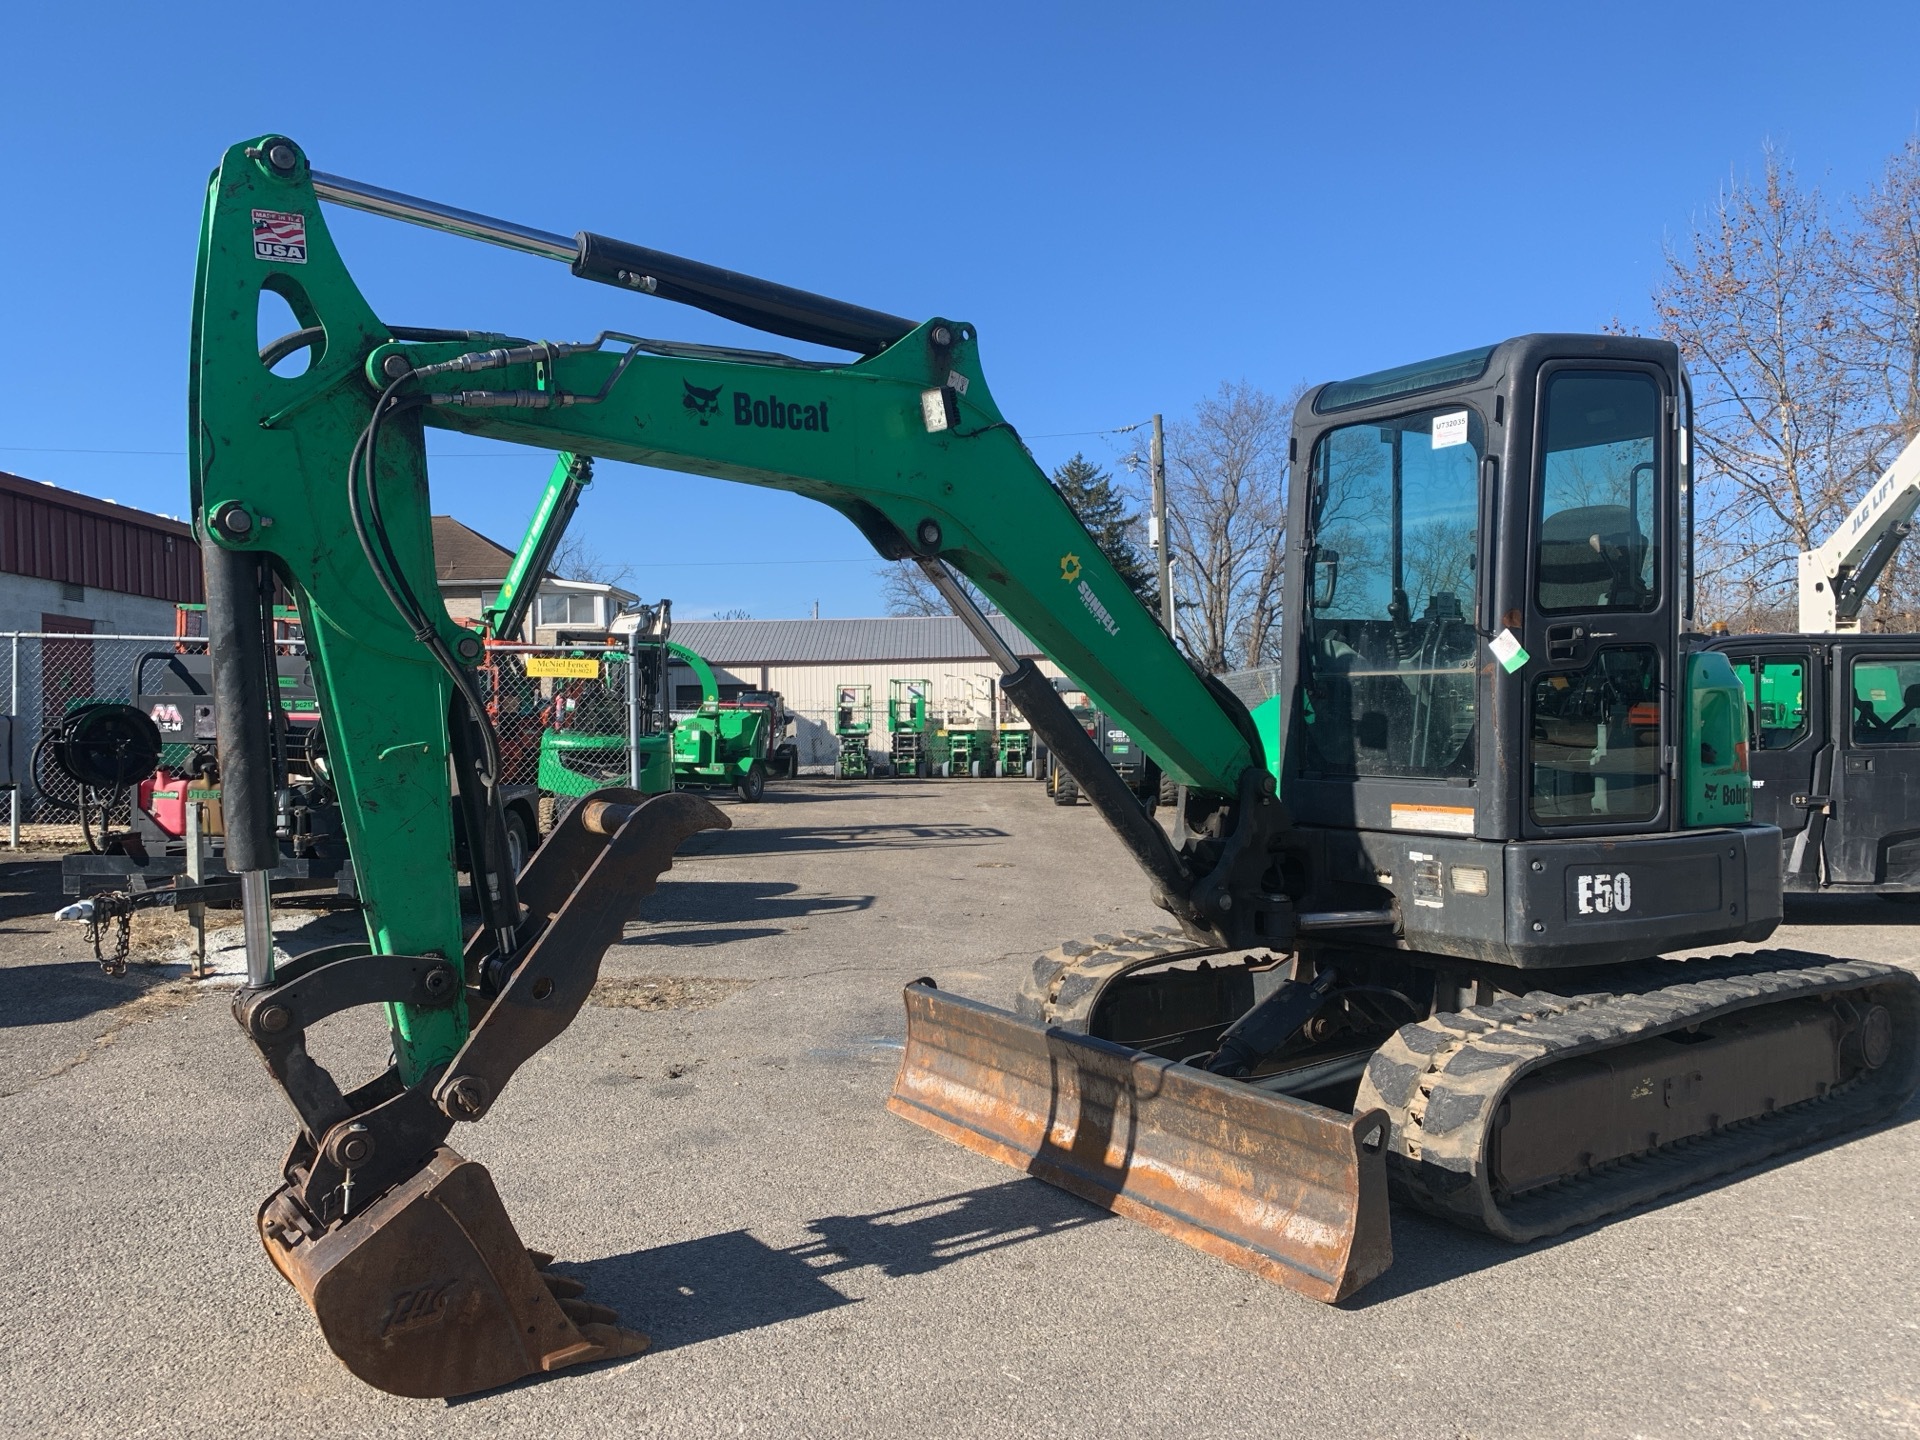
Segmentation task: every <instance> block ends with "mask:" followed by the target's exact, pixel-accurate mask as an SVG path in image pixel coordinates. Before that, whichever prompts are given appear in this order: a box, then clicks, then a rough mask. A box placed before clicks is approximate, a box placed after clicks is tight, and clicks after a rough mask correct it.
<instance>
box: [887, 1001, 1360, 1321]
mask: <svg viewBox="0 0 1920 1440" xmlns="http://www.w3.org/2000/svg"><path fill="white" fill-rule="evenodd" d="M906 1002H907V1048H906V1054H905V1055H904V1056H903V1057H902V1058H901V1062H900V1073H899V1075H898V1077H897V1078H896V1079H895V1081H894V1087H893V1095H892V1097H891V1098H890V1099H889V1100H888V1101H887V1108H888V1109H889V1110H891V1111H893V1113H894V1114H896V1115H899V1116H901V1117H902V1118H904V1119H907V1120H911V1121H913V1123H914V1124H916V1125H922V1126H925V1127H926V1128H927V1129H929V1130H931V1131H933V1133H934V1134H936V1135H940V1136H943V1137H945V1138H946V1139H948V1140H951V1141H953V1142H954V1143H955V1144H958V1145H964V1146H966V1147H967V1148H968V1149H969V1150H974V1151H978V1152H979V1153H980V1154H982V1155H985V1156H988V1157H989V1158H991V1159H994V1160H998V1161H1000V1162H1001V1163H1003V1164H1006V1165H1011V1166H1013V1167H1014V1168H1015V1169H1019V1170H1024V1171H1025V1172H1026V1173H1027V1174H1029V1175H1032V1176H1035V1177H1036V1178H1038V1179H1041V1180H1045V1181H1047V1182H1048V1183H1049V1184H1052V1185H1058V1186H1059V1187H1060V1188H1061V1189H1063V1190H1068V1191H1071V1192H1072V1193H1073V1194H1075V1195H1078V1196H1080V1197H1081V1198H1083V1199H1086V1200H1090V1201H1092V1202H1093V1203H1094V1204H1096V1205H1099V1206H1101V1207H1103V1208H1105V1209H1108V1210H1111V1211H1113V1212H1114V1213H1116V1214H1119V1215H1125V1216H1127V1217H1128V1218H1129V1219H1133V1220H1138V1221H1140V1222H1141V1223H1142V1224H1145V1225H1151V1226H1152V1227H1153V1228H1154V1229H1156V1230H1162V1231H1165V1232H1166V1233H1167V1234H1169V1235H1172V1236H1173V1237H1174V1238H1176V1239H1178V1240H1183V1241H1185V1242H1186V1243H1187V1244H1189V1245H1192V1246H1194V1247H1195V1248H1196V1249H1200V1250H1204V1251H1206V1252H1207V1253H1208V1254H1209V1255H1217V1256H1219V1257H1220V1258H1221V1259H1223V1260H1226V1261H1229V1262H1231V1263H1232V1264H1235V1265H1239V1266H1241V1267H1242V1268H1244V1269H1247V1270H1251V1271H1253V1272H1254V1273H1255V1274H1258V1275H1261V1276H1264V1277H1265V1278H1266V1279H1268V1280H1272V1281H1274V1282H1275V1283H1276V1284H1280V1285H1284V1286H1286V1287H1287V1288H1288V1289H1290V1290H1297V1291H1299V1292H1300V1293H1301V1294H1303V1295H1306V1296H1309V1297H1311V1298H1313V1299H1315V1300H1320V1301H1325V1302H1332V1301H1336V1300H1343V1299H1345V1298H1346V1297H1347V1296H1349V1295H1351V1294H1353V1293H1354V1291H1356V1290H1358V1289H1359V1288H1360V1287H1361V1286H1362V1285H1365V1284H1366V1283H1367V1282H1368V1281H1369V1280H1372V1279H1373V1278H1374V1277H1375V1276H1377V1275H1379V1274H1380V1273H1381V1272H1382V1271H1384V1270H1385V1269H1386V1268H1387V1266H1388V1265H1389V1264H1391V1263H1392V1261H1393V1241H1392V1235H1391V1232H1390V1230H1389V1225H1388V1218H1387V1175H1386V1139H1387V1118H1386V1113H1385V1112H1384V1111H1381V1110H1370V1111H1367V1112H1365V1113H1364V1114H1359V1115H1348V1114H1343V1113H1341V1112H1340V1111H1337V1110H1328V1109H1326V1108H1324V1107H1322V1106H1319V1105H1310V1104H1308V1103H1307V1102H1305V1101H1302V1100H1294V1099H1291V1098H1289V1097H1287V1096H1284V1095H1273V1094H1269V1093H1267V1092H1265V1091H1261V1090H1256V1089H1253V1088H1252V1087H1250V1086H1247V1085H1242V1084H1238V1083H1235V1082H1233V1081H1230V1080H1222V1079H1219V1078H1217V1077H1215V1076H1212V1075H1208V1074H1206V1073H1204V1072H1203V1071H1199V1070H1195V1069H1192V1068H1191V1067H1189V1066H1185V1065H1181V1064H1178V1063H1176V1062H1174V1061H1171V1060H1163V1059H1161V1058H1159V1057H1158V1056H1154V1055H1148V1054H1146V1053H1145V1052H1143V1051H1139V1050H1130V1049H1128V1048H1126V1047H1125V1046H1123V1045H1115V1044H1113V1043H1111V1042H1109V1041H1105V1040H1095V1039H1090V1038H1088V1037H1086V1036H1084V1035H1072V1034H1069V1033H1067V1032H1066V1031H1064V1030H1056V1029H1049V1028H1046V1027H1043V1026H1040V1025H1036V1024H1033V1023H1032V1022H1030V1021H1026V1020H1022V1019H1020V1018H1019V1017H1017V1016H1014V1015H1011V1014H1008V1013H1007V1012H1006V1011H1004V1010H996V1009H994V1008H993V1007H992V1006H990V1005H982V1004H979V1003H977V1002H975V1001H972V1000H963V999H960V998H959V997H957V996H952V995H944V994H941V993H940V992H939V991H938V990H936V989H935V988H933V986H932V984H931V982H925V981H922V982H917V983H915V984H912V985H909V986H908V987H907V990H906Z"/></svg>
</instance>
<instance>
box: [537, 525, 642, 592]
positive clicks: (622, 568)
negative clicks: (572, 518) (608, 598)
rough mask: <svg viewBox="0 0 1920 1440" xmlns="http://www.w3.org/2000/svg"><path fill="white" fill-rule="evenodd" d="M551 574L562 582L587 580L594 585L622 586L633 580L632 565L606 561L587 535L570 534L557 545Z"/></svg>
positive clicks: (619, 561) (624, 562)
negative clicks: (558, 546)
mask: <svg viewBox="0 0 1920 1440" xmlns="http://www.w3.org/2000/svg"><path fill="white" fill-rule="evenodd" d="M553 573H554V574H555V575H557V576H559V577H560V578H561V579H562V580H589V581H592V582H593V583H594V584H596V585H625V584H626V583H627V582H628V581H629V580H631V579H633V566H632V565H631V564H629V563H628V562H626V561H624V560H609V559H607V558H606V557H605V556H604V555H602V554H601V553H600V551H599V550H598V549H596V548H595V547H594V545H593V544H592V542H590V541H589V540H588V539H587V538H586V536H584V535H580V534H573V535H569V536H567V537H566V538H565V539H564V540H562V541H561V542H560V548H559V549H557V550H555V551H554V552H553Z"/></svg>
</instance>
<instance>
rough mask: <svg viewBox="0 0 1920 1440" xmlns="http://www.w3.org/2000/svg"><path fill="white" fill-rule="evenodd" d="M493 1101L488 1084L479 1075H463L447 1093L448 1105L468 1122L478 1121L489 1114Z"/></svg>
mask: <svg viewBox="0 0 1920 1440" xmlns="http://www.w3.org/2000/svg"><path fill="white" fill-rule="evenodd" d="M492 1099H493V1095H492V1092H491V1091H490V1090H489V1089H488V1088H487V1082H486V1081H484V1080H482V1079H481V1078H480V1077H479V1076H477V1075H462V1076H461V1077H460V1079H459V1080H458V1081H456V1082H455V1083H454V1086H453V1088H452V1089H451V1090H449V1091H448V1092H447V1105H448V1107H449V1108H450V1109H451V1110H453V1111H454V1113H455V1114H456V1115H457V1116H458V1117H460V1118H462V1119H467V1120H478V1119H479V1118H480V1117H481V1116H482V1115H484V1114H486V1113H487V1105H488V1103H489V1102H490V1101H491V1100H492Z"/></svg>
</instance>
